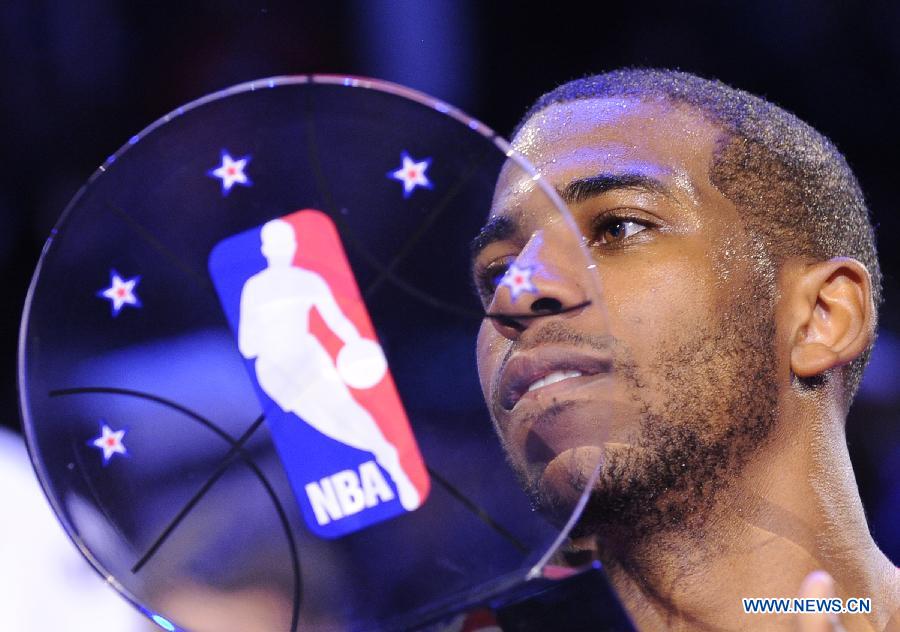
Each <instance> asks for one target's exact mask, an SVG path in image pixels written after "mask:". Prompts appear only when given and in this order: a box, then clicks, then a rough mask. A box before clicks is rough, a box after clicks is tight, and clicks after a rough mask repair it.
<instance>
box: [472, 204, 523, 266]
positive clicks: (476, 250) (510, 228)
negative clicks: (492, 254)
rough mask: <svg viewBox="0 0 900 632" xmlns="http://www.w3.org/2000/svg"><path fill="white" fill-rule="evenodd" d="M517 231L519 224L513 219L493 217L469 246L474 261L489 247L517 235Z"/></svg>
mask: <svg viewBox="0 0 900 632" xmlns="http://www.w3.org/2000/svg"><path fill="white" fill-rule="evenodd" d="M517 230H518V226H517V223H516V222H515V220H513V219H512V218H511V217H507V216H505V215H504V216H496V217H492V218H491V219H490V221H488V223H487V224H485V225H484V226H482V227H481V230H480V231H478V234H477V235H475V239H473V240H472V241H471V242H470V244H469V252H470V253H471V258H472V261H474V260H475V258H476V257H478V255H479V254H480V253H481V251H482V250H484V249H485V248H487V247H488V246H489V245H491V244H492V243H494V242H495V241H503V240H504V239H509V238H510V237H512V236H513V235H515V234H516V231H517Z"/></svg>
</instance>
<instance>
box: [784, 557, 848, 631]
mask: <svg viewBox="0 0 900 632" xmlns="http://www.w3.org/2000/svg"><path fill="white" fill-rule="evenodd" d="M800 597H801V598H803V599H806V598H812V599H831V598H832V597H837V594H836V593H835V590H834V580H833V579H832V578H831V575H829V574H828V573H826V572H825V571H813V572H812V573H810V574H809V575H807V576H806V579H804V580H803V583H802V584H801V585H800ZM795 616H796V622H797V630H798V631H799V632H845V630H844V626H843V625H841V621H840V619H839V618H838V615H837V614H835V613H833V612H816V613H802V614H797V615H795Z"/></svg>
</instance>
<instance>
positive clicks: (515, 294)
mask: <svg viewBox="0 0 900 632" xmlns="http://www.w3.org/2000/svg"><path fill="white" fill-rule="evenodd" d="M534 272H535V269H534V268H533V267H532V266H522V267H521V268H520V267H519V266H517V265H516V264H514V263H513V264H511V265H510V266H509V268H507V269H506V274H504V275H503V278H502V279H501V280H500V285H499V287H503V286H506V287H508V288H509V292H510V294H512V299H513V302H515V301H516V299H517V298H519V295H520V294H522V293H523V292H529V293H531V294H537V291H538V290H537V288H536V287H535V285H534V283H533V282H532V280H531V275H532V274H534Z"/></svg>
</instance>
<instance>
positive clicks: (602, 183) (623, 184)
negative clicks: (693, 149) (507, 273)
mask: <svg viewBox="0 0 900 632" xmlns="http://www.w3.org/2000/svg"><path fill="white" fill-rule="evenodd" d="M615 189H644V190H646V191H650V192H652V193H660V194H662V195H665V196H667V197H674V194H673V193H672V190H671V189H670V188H669V187H668V186H667V185H666V184H665V183H664V182H663V181H662V180H659V179H657V178H654V177H653V176H649V175H647V174H644V173H600V174H597V175H595V176H588V177H586V178H579V179H577V180H573V181H571V182H570V183H569V184H567V185H566V186H565V187H563V188H562V190H560V191H559V196H560V197H561V198H562V200H563V202H565V203H566V204H577V203H578V202H583V201H585V200H588V199H590V198H592V197H595V196H598V195H602V194H603V193H607V192H608V191H613V190H615ZM518 230H519V225H518V221H517V220H516V219H514V218H512V217H510V216H508V215H498V216H495V217H493V218H491V219H490V221H488V223H487V224H485V225H484V226H483V227H482V228H481V230H480V231H479V232H478V234H477V235H476V236H475V239H473V240H472V241H471V243H470V244H469V251H470V253H471V258H472V261H474V260H475V259H476V258H477V257H478V255H479V254H480V253H481V251H482V250H484V249H485V248H487V247H488V246H489V245H491V244H492V243H494V242H496V241H503V240H504V239H509V238H510V237H512V236H514V235H515V234H516V232H517V231H518Z"/></svg>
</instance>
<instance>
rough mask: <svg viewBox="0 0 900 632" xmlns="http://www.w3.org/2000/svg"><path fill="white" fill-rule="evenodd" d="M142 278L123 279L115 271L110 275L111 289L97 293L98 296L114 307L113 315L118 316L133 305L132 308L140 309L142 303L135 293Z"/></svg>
mask: <svg viewBox="0 0 900 632" xmlns="http://www.w3.org/2000/svg"><path fill="white" fill-rule="evenodd" d="M140 280H141V277H140V276H136V277H131V278H130V279H127V280H126V279H123V278H122V277H121V276H119V273H118V272H116V271H115V270H111V271H110V273H109V287H108V288H106V289H105V290H101V291H99V292H97V296H99V297H101V298H105V299H107V300H108V301H109V302H110V304H111V305H112V315H113V316H118V315H119V312H120V311H121V310H122V307H124V306H125V305H131V306H132V307H140V306H141V301H140V299H138V297H137V295H135V293H134V288H135V287H136V286H137V284H138V283H139V282H140Z"/></svg>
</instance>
